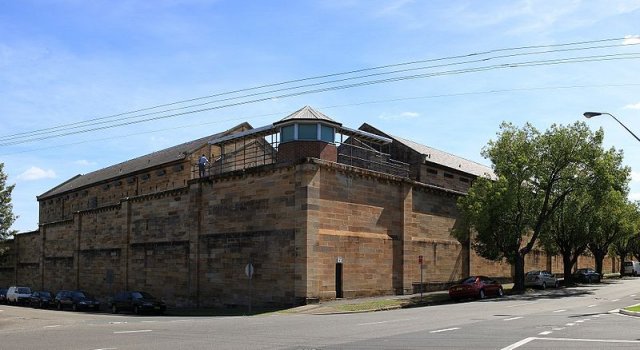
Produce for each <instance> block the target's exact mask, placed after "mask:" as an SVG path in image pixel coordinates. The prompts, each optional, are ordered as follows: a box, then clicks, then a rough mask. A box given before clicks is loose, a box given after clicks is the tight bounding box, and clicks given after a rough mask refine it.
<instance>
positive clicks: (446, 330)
mask: <svg viewBox="0 0 640 350" xmlns="http://www.w3.org/2000/svg"><path fill="white" fill-rule="evenodd" d="M456 329H460V328H459V327H453V328H445V329H438V330H437V331H431V332H429V333H441V332H448V331H455V330H456Z"/></svg>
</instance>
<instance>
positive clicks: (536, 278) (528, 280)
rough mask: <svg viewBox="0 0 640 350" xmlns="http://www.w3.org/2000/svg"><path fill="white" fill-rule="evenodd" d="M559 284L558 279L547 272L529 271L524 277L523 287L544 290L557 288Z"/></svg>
mask: <svg viewBox="0 0 640 350" xmlns="http://www.w3.org/2000/svg"><path fill="white" fill-rule="evenodd" d="M559 285H560V283H559V282H558V279H557V278H556V277H555V276H554V275H552V274H551V272H549V271H538V270H535V271H529V272H527V274H526V275H524V286H525V287H539V288H542V289H545V288H547V287H554V288H558V286H559Z"/></svg>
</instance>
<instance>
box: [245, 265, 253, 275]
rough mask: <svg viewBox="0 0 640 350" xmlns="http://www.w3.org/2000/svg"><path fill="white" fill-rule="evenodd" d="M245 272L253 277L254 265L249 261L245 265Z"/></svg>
mask: <svg viewBox="0 0 640 350" xmlns="http://www.w3.org/2000/svg"><path fill="white" fill-rule="evenodd" d="M244 274H245V275H247V277H249V279H251V277H253V265H252V264H251V263H248V264H247V266H245V267H244Z"/></svg>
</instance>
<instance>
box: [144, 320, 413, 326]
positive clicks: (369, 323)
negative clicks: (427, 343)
mask: <svg viewBox="0 0 640 350" xmlns="http://www.w3.org/2000/svg"><path fill="white" fill-rule="evenodd" d="M413 320H414V319H413V318H401V319H397V320H387V321H380V322H368V323H358V326H370V325H373V324H383V323H392V322H402V321H413ZM149 322H155V321H149Z"/></svg>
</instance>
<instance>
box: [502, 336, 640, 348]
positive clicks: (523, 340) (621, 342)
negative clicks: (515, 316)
mask: <svg viewBox="0 0 640 350" xmlns="http://www.w3.org/2000/svg"><path fill="white" fill-rule="evenodd" d="M533 340H547V341H567V342H588V343H608V344H616V343H619V344H640V340H617V339H579V338H540V337H529V338H525V339H522V340H521V341H519V342H517V343H513V344H511V345H509V346H507V347H504V348H502V349H500V350H514V349H517V348H519V347H521V346H522V345H525V344H527V343H529V342H531V341H533Z"/></svg>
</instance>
